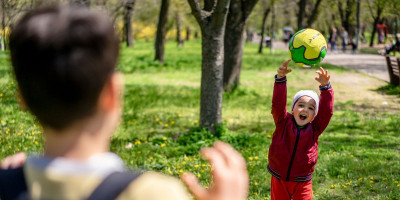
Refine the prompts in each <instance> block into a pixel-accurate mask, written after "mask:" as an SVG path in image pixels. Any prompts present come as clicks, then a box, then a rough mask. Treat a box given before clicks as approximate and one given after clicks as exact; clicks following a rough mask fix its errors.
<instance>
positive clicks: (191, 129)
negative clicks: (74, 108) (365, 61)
mask: <svg viewBox="0 0 400 200" xmlns="http://www.w3.org/2000/svg"><path fill="white" fill-rule="evenodd" d="M257 48H258V46H257V45H253V44H247V46H246V48H245V49H244V57H243V69H242V74H241V85H240V86H239V87H238V88H237V89H236V90H234V91H233V92H232V93H225V94H224V95H223V116H222V120H223V124H222V125H221V126H219V127H218V130H219V133H220V134H219V135H218V136H215V135H212V134H211V133H210V132H208V131H206V130H204V129H201V128H199V121H198V118H199V106H200V79H201V44H200V41H190V42H187V43H186V44H185V46H184V47H182V48H177V47H176V44H175V43H174V42H168V43H167V46H166V56H165V58H166V61H165V63H164V64H160V63H157V62H154V61H153V58H154V53H153V50H152V49H153V43H152V42H146V41H136V43H135V47H134V48H133V49H131V48H122V52H121V53H122V56H121V58H120V61H119V65H118V70H120V71H122V72H123V73H124V75H125V93H124V103H123V109H124V110H123V116H122V121H121V123H120V126H119V128H118V129H117V131H116V133H115V134H114V136H113V138H112V142H111V151H113V152H115V153H117V154H118V155H119V156H121V157H122V158H123V160H124V162H125V163H126V164H127V165H128V166H130V167H132V168H136V169H140V170H155V171H159V172H162V173H165V174H168V175H173V176H177V177H178V176H180V175H181V174H182V173H184V172H185V171H190V172H193V173H194V174H195V175H196V176H197V177H198V178H199V179H200V181H201V183H202V184H204V185H208V184H210V175H209V172H210V170H211V166H210V165H209V164H208V163H207V162H206V161H205V160H203V159H201V156H200V154H199V153H198V152H199V150H200V149H201V148H203V147H207V146H210V145H211V144H212V143H213V142H214V141H216V140H222V141H225V142H227V143H229V144H231V145H232V146H233V147H234V148H235V149H237V150H238V151H239V152H240V153H241V154H242V155H243V157H244V158H245V159H246V161H247V169H248V172H249V174H250V193H249V199H269V198H270V196H269V190H270V177H271V175H270V174H269V173H268V171H267V169H266V166H267V163H268V149H269V145H270V144H271V139H272V134H273V131H274V129H275V126H274V123H273V119H272V116H271V114H270V108H271V99H272V85H273V81H274V78H273V76H274V75H275V73H276V69H277V67H278V66H279V65H280V64H281V63H282V62H283V61H284V60H286V59H288V57H289V55H288V52H286V51H277V52H276V54H274V55H266V54H264V55H263V54H258V53H256V52H257ZM9 65H10V63H9V61H8V58H7V54H4V53H3V55H2V56H0V73H1V76H0V152H1V153H0V158H3V157H5V156H6V155H10V154H13V153H16V152H18V151H26V152H40V151H41V149H42V145H43V141H42V139H41V133H42V130H41V128H40V127H39V125H38V122H37V120H35V119H34V118H32V117H31V116H30V115H29V113H27V112H24V111H21V110H20V109H19V108H18V101H17V98H16V84H15V82H14V81H13V75H12V73H11V71H10V69H9ZM322 65H323V67H324V68H325V69H329V72H330V73H335V74H336V75H340V74H343V73H348V72H349V71H351V72H353V71H352V70H347V69H345V68H342V67H336V66H333V65H327V64H322ZM290 67H291V68H292V69H293V72H292V73H291V74H290V76H288V85H289V87H288V102H287V104H288V106H290V104H291V97H292V96H293V95H294V94H295V93H296V92H297V91H298V90H299V89H306V88H308V85H307V83H308V82H310V81H309V80H312V79H313V77H314V76H315V68H312V69H304V68H300V67H298V66H296V65H295V64H293V63H291V64H290ZM355 75H356V76H363V75H362V74H356V73H355ZM315 88H317V84H316V85H315ZM315 88H314V89H315ZM308 89H310V88H308ZM345 90H346V88H335V93H336V94H340V93H341V92H344V91H345ZM335 101H336V102H335V111H334V115H333V118H332V120H331V122H330V124H329V126H328V127H327V129H326V130H325V132H324V133H323V134H322V136H321V137H320V139H319V158H318V163H317V165H316V168H315V172H314V175H313V189H314V199H399V198H400V192H399V191H400V183H399V181H400V178H399V177H400V154H399V149H400V132H399V130H400V123H399V122H400V116H399V115H398V114H391V113H387V112H383V111H381V110H380V109H379V107H377V108H375V109H374V110H372V111H371V110H369V111H367V110H366V109H364V107H363V106H365V105H368V103H369V102H355V101H351V100H350V101H341V100H340V95H337V96H336V100H335Z"/></svg>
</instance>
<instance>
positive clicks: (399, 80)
mask: <svg viewBox="0 0 400 200" xmlns="http://www.w3.org/2000/svg"><path fill="white" fill-rule="evenodd" d="M385 57H386V64H387V68H388V72H389V79H390V83H391V84H394V85H400V67H399V66H400V58H399V57H394V56H390V55H385Z"/></svg>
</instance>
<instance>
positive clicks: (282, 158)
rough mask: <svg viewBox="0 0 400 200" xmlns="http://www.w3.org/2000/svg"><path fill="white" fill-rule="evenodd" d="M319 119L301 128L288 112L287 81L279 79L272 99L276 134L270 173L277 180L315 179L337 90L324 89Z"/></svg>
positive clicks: (322, 88) (270, 158) (269, 156)
mask: <svg viewBox="0 0 400 200" xmlns="http://www.w3.org/2000/svg"><path fill="white" fill-rule="evenodd" d="M320 90H321V95H320V101H319V110H318V114H317V116H315V117H314V119H313V120H312V121H311V122H310V123H309V124H307V125H305V126H303V127H299V126H298V125H297V124H296V121H295V119H294V117H293V115H292V114H291V113H288V112H287V108H286V100H287V90H286V77H283V78H276V79H275V84H274V94H273V97H272V111H271V113H272V116H273V117H274V121H275V126H276V129H275V132H274V135H273V137H272V143H271V146H270V147H269V152H268V162H269V163H268V171H269V172H270V173H271V175H272V176H274V177H276V178H277V179H281V180H285V181H295V182H303V181H309V180H311V178H312V173H313V172H314V167H315V164H316V163H317V158H318V151H317V149H318V137H319V136H320V135H321V133H322V132H323V131H324V130H325V128H326V127H327V126H328V124H329V121H330V120H331V117H332V114H333V89H332V88H331V86H330V84H329V85H328V86H325V87H321V86H320Z"/></svg>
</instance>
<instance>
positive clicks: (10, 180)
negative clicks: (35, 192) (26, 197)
mask: <svg viewBox="0 0 400 200" xmlns="http://www.w3.org/2000/svg"><path fill="white" fill-rule="evenodd" d="M26 191H27V187H26V182H25V177H24V169H23V167H18V168H15V169H6V170H0V199H1V200H8V199H10V200H14V199H17V198H18V197H19V196H20V195H21V194H23V193H26Z"/></svg>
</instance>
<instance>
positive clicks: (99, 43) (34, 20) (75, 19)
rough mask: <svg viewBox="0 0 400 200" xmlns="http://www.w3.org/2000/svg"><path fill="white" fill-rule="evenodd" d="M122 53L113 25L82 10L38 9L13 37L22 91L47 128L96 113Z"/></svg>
mask: <svg viewBox="0 0 400 200" xmlns="http://www.w3.org/2000/svg"><path fill="white" fill-rule="evenodd" d="M118 51H119V41H118V37H117V36H116V35H115V33H114V29H113V24H112V23H111V22H110V21H109V20H108V19H107V18H106V17H105V16H102V15H100V14H96V13H93V12H90V11H89V10H86V9H80V8H70V7H58V6H52V7H46V8H41V9H38V10H35V11H32V12H30V13H28V14H26V15H25V16H24V17H23V18H22V19H21V20H20V21H19V22H18V23H17V24H16V26H15V27H14V28H13V30H12V32H11V35H10V52H11V61H12V65H13V69H14V73H15V77H16V79H17V82H18V86H19V92H20V95H21V97H22V99H23V101H24V102H25V104H26V105H27V107H28V109H29V110H30V111H31V112H32V113H33V114H34V115H35V116H36V117H37V119H38V120H39V122H40V123H41V124H42V125H43V126H48V127H51V128H53V129H56V130H62V129H64V128H66V127H67V126H68V125H70V124H72V123H73V122H75V121H76V120H79V119H83V118H85V117H88V116H90V115H92V114H93V113H94V112H95V111H96V106H97V105H98V99H99V96H100V93H101V92H102V89H103V88H104V86H105V84H106V83H107V82H108V81H109V79H110V78H111V76H112V75H113V73H114V68H115V66H116V61H117V57H118Z"/></svg>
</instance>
